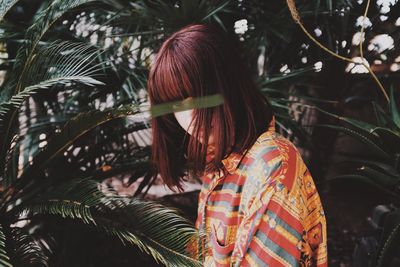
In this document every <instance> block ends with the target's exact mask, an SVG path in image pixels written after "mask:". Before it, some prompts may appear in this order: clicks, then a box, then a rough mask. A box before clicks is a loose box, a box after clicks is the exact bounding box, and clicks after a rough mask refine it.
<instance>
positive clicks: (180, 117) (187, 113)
mask: <svg viewBox="0 0 400 267" xmlns="http://www.w3.org/2000/svg"><path fill="white" fill-rule="evenodd" d="M174 115H175V118H176V120H177V121H178V123H179V125H180V126H181V127H182V128H183V129H184V130H185V131H186V132H188V133H189V134H190V135H192V133H193V123H191V122H192V119H193V109H190V110H184V111H178V112H174ZM213 141H214V138H213V136H212V134H211V135H210V136H209V138H208V143H209V144H213ZM199 142H201V143H203V132H202V130H200V138H199Z"/></svg>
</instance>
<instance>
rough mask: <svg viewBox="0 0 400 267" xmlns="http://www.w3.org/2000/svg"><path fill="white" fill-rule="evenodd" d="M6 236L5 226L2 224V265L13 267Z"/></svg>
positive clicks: (0, 260)
mask: <svg viewBox="0 0 400 267" xmlns="http://www.w3.org/2000/svg"><path fill="white" fill-rule="evenodd" d="M5 242H6V236H5V235H4V232H3V226H2V225H1V224H0V264H1V266H5V267H12V264H11V262H10V257H9V256H8V254H7V251H6V244H5Z"/></svg>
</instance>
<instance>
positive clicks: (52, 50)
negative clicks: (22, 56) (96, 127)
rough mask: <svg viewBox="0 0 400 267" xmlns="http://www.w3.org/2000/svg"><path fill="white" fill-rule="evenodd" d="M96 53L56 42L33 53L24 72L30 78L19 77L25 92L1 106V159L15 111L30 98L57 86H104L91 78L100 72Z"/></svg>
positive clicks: (90, 47) (66, 42)
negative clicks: (76, 84)
mask: <svg viewBox="0 0 400 267" xmlns="http://www.w3.org/2000/svg"><path fill="white" fill-rule="evenodd" d="M98 53H99V52H98V51H97V49H94V48H93V47H92V46H91V45H88V44H85V43H74V42H68V41H55V42H53V43H51V44H50V45H49V47H48V48H41V49H39V50H38V51H37V53H35V57H34V58H33V60H32V62H31V64H30V65H29V66H28V69H27V73H29V75H28V76H27V77H25V78H23V77H21V84H22V86H23V88H24V89H23V90H22V91H21V92H19V93H17V94H16V95H13V96H12V97H11V99H10V100H9V101H6V102H3V103H0V134H1V135H2V136H3V140H2V142H1V143H0V144H1V150H0V156H1V158H4V155H5V153H6V149H7V148H6V145H7V140H9V137H10V134H11V127H12V125H13V123H14V120H15V119H16V114H17V112H18V109H19V107H20V106H21V105H22V103H23V102H24V101H25V100H26V99H27V98H28V97H29V96H31V95H34V94H35V93H37V92H38V91H39V89H46V88H50V87H51V86H54V85H56V84H58V85H63V84H68V83H81V84H85V85H87V86H96V85H101V84H103V83H102V82H100V81H98V80H96V79H94V78H93V76H95V75H96V74H98V72H100V71H101V67H100V65H99V64H93V61H94V60H95V58H96V57H97V55H98ZM72 62H73V64H72ZM2 164H4V163H3V162H1V161H0V166H1V165H2Z"/></svg>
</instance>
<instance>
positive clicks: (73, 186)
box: [24, 177, 201, 266]
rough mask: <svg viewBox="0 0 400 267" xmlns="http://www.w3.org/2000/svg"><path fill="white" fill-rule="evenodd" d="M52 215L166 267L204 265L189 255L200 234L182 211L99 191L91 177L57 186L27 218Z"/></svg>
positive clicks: (32, 207)
mask: <svg viewBox="0 0 400 267" xmlns="http://www.w3.org/2000/svg"><path fill="white" fill-rule="evenodd" d="M25 212H26V213H28V214H31V216H32V215H38V214H51V215H61V216H62V217H66V218H72V219H78V220H81V221H82V222H84V223H86V224H89V225H92V226H96V227H98V228H100V229H103V230H105V232H106V233H108V234H110V235H113V236H116V237H118V238H119V239H120V240H121V241H122V242H123V243H124V244H133V245H137V246H139V248H140V249H141V250H142V251H144V252H146V253H148V254H150V255H152V256H153V257H154V258H155V259H156V260H158V261H160V262H162V263H164V264H165V265H166V266H201V265H200V262H199V261H198V260H197V259H194V258H193V257H192V256H193V255H195V254H192V252H189V251H188V250H187V246H188V244H189V243H190V242H191V241H192V240H198V238H199V236H200V234H199V232H198V231H197V230H196V229H195V228H194V227H193V225H192V224H191V223H190V222H189V221H187V220H186V219H185V218H183V217H181V216H179V215H178V214H177V212H178V210H176V209H174V208H167V207H165V206H163V205H161V204H159V203H157V202H153V201H146V200H143V199H141V198H126V197H123V196H118V195H116V194H115V192H114V191H113V190H110V191H108V192H106V193H105V192H103V191H100V190H99V183H98V182H97V181H95V180H92V179H91V177H88V178H83V179H73V180H71V181H68V182H66V183H64V184H61V185H59V186H56V187H51V188H49V189H48V191H47V192H45V193H44V194H42V196H39V197H38V198H37V199H36V200H35V201H33V203H32V204H29V205H27V206H26V208H25V210H24V213H25Z"/></svg>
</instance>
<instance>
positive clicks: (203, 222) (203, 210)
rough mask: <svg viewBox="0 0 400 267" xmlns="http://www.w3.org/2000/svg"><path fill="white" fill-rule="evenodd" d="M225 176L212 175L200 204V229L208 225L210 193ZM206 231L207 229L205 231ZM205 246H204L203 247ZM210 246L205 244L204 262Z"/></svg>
mask: <svg viewBox="0 0 400 267" xmlns="http://www.w3.org/2000/svg"><path fill="white" fill-rule="evenodd" d="M222 178H224V175H223V174H222V175H221V174H217V173H215V174H214V175H213V177H212V182H211V184H210V186H209V188H208V189H207V191H206V192H205V196H204V198H203V200H202V203H201V206H200V210H201V213H202V214H201V219H202V220H201V225H200V227H199V228H200V229H202V230H205V226H206V208H207V202H208V198H209V196H210V194H211V193H212V192H213V191H214V189H215V187H216V186H217V185H218V184H219V182H220V181H221V179H222ZM205 232H206V231H205ZM207 237H208V233H207V232H206V237H205V238H206V239H207ZM203 248H204V247H203ZM207 250H208V247H207V246H205V251H203V262H204V257H205V256H206V255H205V254H206V253H207Z"/></svg>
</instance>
